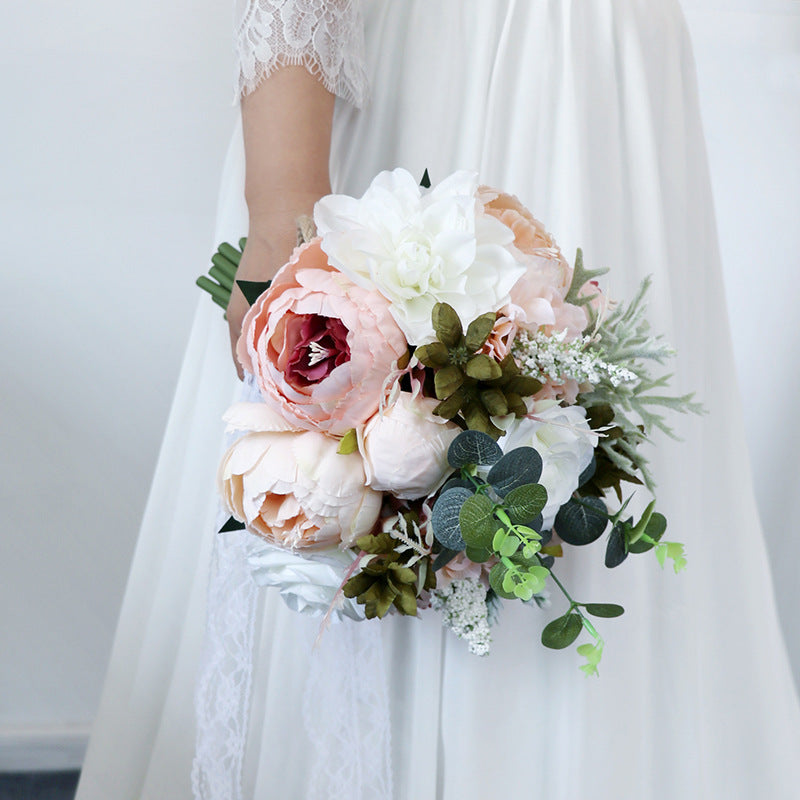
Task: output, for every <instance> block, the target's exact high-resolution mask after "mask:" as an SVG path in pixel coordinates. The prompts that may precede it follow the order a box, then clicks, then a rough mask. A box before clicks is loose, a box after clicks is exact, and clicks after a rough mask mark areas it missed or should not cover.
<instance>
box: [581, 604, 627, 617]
mask: <svg viewBox="0 0 800 800" xmlns="http://www.w3.org/2000/svg"><path fill="white" fill-rule="evenodd" d="M584 609H585V610H586V613H587V614H591V615H592V616H593V617H606V618H611V617H619V616H621V615H622V614H624V613H625V609H624V608H623V607H622V606H618V605H617V604H616V603H587V604H586V605H585V606H584Z"/></svg>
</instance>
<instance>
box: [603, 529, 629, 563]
mask: <svg viewBox="0 0 800 800" xmlns="http://www.w3.org/2000/svg"><path fill="white" fill-rule="evenodd" d="M627 557H628V545H627V544H626V542H625V523H624V522H618V523H617V524H616V525H615V526H614V527H613V528H612V529H611V535H610V536H609V537H608V545H607V546H606V566H607V567H608V568H609V569H613V568H614V567H618V566H619V565H620V564H621V563H622V562H623V561H624V560H625V559H626V558H627Z"/></svg>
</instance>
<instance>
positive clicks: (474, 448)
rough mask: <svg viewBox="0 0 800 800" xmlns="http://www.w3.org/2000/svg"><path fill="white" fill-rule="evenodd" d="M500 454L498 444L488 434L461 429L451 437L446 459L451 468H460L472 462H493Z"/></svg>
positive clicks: (485, 463) (486, 463)
mask: <svg viewBox="0 0 800 800" xmlns="http://www.w3.org/2000/svg"><path fill="white" fill-rule="evenodd" d="M502 455H503V451H502V450H501V449H500V445H499V444H497V442H496V441H495V440H494V439H492V437H491V436H489V434H487V433H482V432H481V431H462V432H461V433H459V434H458V436H456V438H455V439H453V443H452V444H451V445H450V448H449V449H448V451H447V461H448V463H449V464H450V466H451V467H453V469H461V467H467V466H470V465H472V464H483V465H486V466H488V465H489V464H494V463H495V462H497V461H499V460H500V458H501V457H502Z"/></svg>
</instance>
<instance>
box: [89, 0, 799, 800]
mask: <svg viewBox="0 0 800 800" xmlns="http://www.w3.org/2000/svg"><path fill="white" fill-rule="evenodd" d="M241 5H242V8H241V14H240V24H239V27H238V29H237V45H238V54H239V61H238V70H239V79H238V87H239V90H240V93H241V94H242V96H243V100H242V128H241V130H238V131H237V132H236V134H235V135H234V138H233V141H232V144H231V147H230V151H229V154H228V159H227V163H226V168H225V173H224V177H223V186H222V192H221V199H220V211H219V225H218V231H217V237H218V239H217V240H218V241H223V240H228V241H236V240H238V238H239V237H240V236H242V235H244V234H247V235H248V237H249V238H248V245H247V249H246V252H245V256H244V259H243V262H242V265H241V267H240V269H241V275H242V277H245V278H247V279H251V280H263V279H265V278H267V277H269V276H270V275H271V274H272V273H274V271H275V270H276V269H277V268H278V267H279V266H280V265H281V264H282V263H283V262H284V261H285V260H286V259H287V256H288V254H289V253H290V251H291V247H292V245H293V240H294V220H295V219H296V217H297V216H299V215H300V214H303V213H308V211H309V210H310V208H311V206H312V205H313V203H314V201H315V200H316V199H318V198H319V197H320V196H321V195H323V194H325V193H327V192H329V191H330V189H331V187H332V188H333V189H334V190H335V191H337V192H343V193H348V194H352V195H356V196H360V194H361V193H363V191H364V189H365V188H366V186H367V185H368V183H369V181H370V180H371V178H372V177H373V176H374V175H375V174H376V173H377V172H378V171H380V170H382V169H387V168H393V167H396V166H403V167H405V168H406V169H408V170H410V171H411V172H412V174H416V175H422V173H423V171H424V170H425V169H426V168H427V169H428V170H429V172H430V174H431V176H432V178H433V179H434V181H436V180H438V179H440V178H442V177H444V176H446V175H448V174H449V173H451V172H453V171H454V170H455V169H458V168H467V169H474V170H477V171H478V172H479V173H480V176H481V179H482V180H483V181H485V182H487V183H489V184H492V185H495V186H500V187H503V189H504V190H507V191H510V192H513V193H514V194H516V195H517V196H519V197H520V199H521V200H522V201H523V202H524V203H525V205H526V206H528V207H529V208H530V209H531V210H532V211H533V212H534V214H535V215H536V216H537V217H538V218H540V219H542V220H544V221H545V222H546V223H547V225H548V227H549V228H550V229H551V230H552V232H553V233H554V235H555V237H556V239H557V240H558V241H559V243H560V244H561V246H562V248H563V250H564V251H565V252H566V253H568V254H569V253H573V252H574V250H575V248H576V247H577V246H581V247H583V249H584V252H585V254H586V255H587V258H588V259H589V261H590V262H591V263H592V264H595V265H610V266H612V267H613V269H612V272H611V275H610V277H611V281H612V284H611V287H610V293H611V294H613V295H614V296H616V297H620V298H630V297H631V295H632V292H633V290H634V289H635V287H636V286H637V284H638V282H639V281H640V280H641V278H642V277H644V276H645V275H647V274H652V275H653V281H654V291H653V292H652V297H651V303H650V310H649V315H650V318H651V320H652V322H653V325H654V327H655V328H656V329H657V330H659V331H661V332H663V333H664V334H665V336H666V337H667V338H668V339H669V341H670V342H671V343H672V344H673V345H674V346H675V347H676V349H677V350H678V358H677V366H676V376H675V379H674V386H675V389H676V391H677V392H685V391H697V393H698V396H699V398H700V399H701V400H702V402H703V403H704V405H705V406H706V408H707V409H708V410H709V412H710V413H709V414H708V416H706V417H702V418H693V419H682V420H679V424H678V425H677V427H678V432H679V433H680V435H681V436H682V438H683V439H684V441H683V442H682V443H677V444H676V443H673V442H669V441H661V442H659V445H658V448H657V450H656V452H654V454H653V456H652V463H653V472H654V474H655V475H656V477H657V479H658V481H659V505H660V508H662V509H663V510H664V512H665V514H666V515H667V517H668V518H669V520H670V526H671V529H672V530H673V531H674V532H675V536H676V538H679V539H681V540H682V541H684V542H686V545H687V551H688V553H689V556H690V566H689V569H688V570H687V571H686V572H684V573H682V574H681V576H680V577H677V578H676V577H675V576H673V575H670V574H667V573H662V572H661V571H660V570H659V569H658V567H657V565H654V564H651V565H647V564H644V563H642V562H641V561H640V562H639V564H638V565H637V567H638V569H636V570H626V569H625V567H626V566H627V565H624V566H623V567H621V568H620V569H619V570H618V571H617V573H616V574H614V576H613V577H614V580H613V581H611V580H610V577H609V574H608V571H607V570H606V569H605V568H604V567H603V566H602V559H601V558H598V554H597V553H596V552H580V553H579V554H578V556H579V557H578V559H576V563H575V564H574V565H573V568H572V574H571V580H572V583H573V584H574V585H576V586H577V585H579V586H581V587H582V592H583V593H585V594H586V595H587V596H591V597H603V598H608V599H616V600H619V601H620V602H622V603H623V604H624V605H625V607H626V609H627V610H628V613H626V615H625V617H624V618H623V619H622V620H620V622H619V624H617V625H615V626H613V628H612V627H611V626H609V628H608V630H607V637H606V638H607V647H606V652H605V655H604V659H603V669H602V675H601V677H600V679H599V680H591V681H589V680H586V679H584V678H583V677H582V675H581V673H580V672H579V671H578V670H577V665H576V663H575V660H574V654H572V653H570V652H567V651H565V652H562V653H553V652H552V651H545V650H544V649H543V648H542V647H541V645H540V644H539V633H540V631H541V628H542V627H543V625H544V624H546V622H547V621H548V619H549V618H550V617H549V616H548V614H547V613H545V612H536V611H531V610H529V609H526V608H512V607H510V606H509V607H507V608H506V609H505V610H504V614H503V618H502V620H501V623H500V625H499V627H497V628H496V629H495V631H494V639H495V641H494V645H493V653H492V655H491V656H490V657H489V658H487V659H478V658H476V657H474V656H471V655H469V654H468V653H467V652H466V649H465V648H464V646H463V643H462V642H458V641H456V640H455V639H454V638H453V637H452V636H451V635H450V634H449V633H448V632H446V631H444V630H443V629H442V628H441V627H440V624H439V621H438V620H437V619H435V618H423V619H421V620H411V619H406V618H395V619H392V620H385V621H384V622H383V623H382V624H381V625H380V630H379V632H377V633H376V632H375V630H374V628H373V627H372V626H371V625H368V624H361V625H356V626H349V625H345V624H342V625H340V626H334V627H332V628H331V630H330V631H329V632H328V633H327V634H326V641H327V642H328V644H327V645H325V646H324V647H323V652H321V653H319V654H315V655H311V643H312V641H313V637H314V634H315V632H316V627H317V621H316V620H313V619H312V620H309V619H306V618H305V617H302V616H301V615H298V614H295V613H294V612H292V611H289V610H288V609H287V608H286V607H285V606H284V605H283V603H282V601H281V600H280V598H278V597H277V596H276V595H275V594H274V593H272V592H263V591H261V592H256V590H255V589H254V587H253V586H252V585H251V584H248V583H247V581H246V580H242V581H240V582H239V584H236V582H235V581H234V582H233V583H230V584H225V580H226V576H227V579H228V580H230V578H231V576H233V577H234V578H236V577H237V575H238V576H239V577H241V574H242V573H241V572H240V573H237V572H236V570H237V569H240V570H241V569H242V565H241V558H239V560H238V561H237V558H236V556H237V553H236V552H235V547H230V546H228V545H226V544H224V543H223V542H225V541H228V542H230V541H235V540H224V539H223V538H221V537H217V539H216V540H215V536H214V531H215V529H216V527H218V525H217V511H216V500H215V499H214V490H213V486H214V472H215V469H216V464H217V461H218V458H219V455H220V452H221V448H222V435H221V423H220V418H221V415H222V413H223V411H224V409H225V407H226V405H227V404H228V403H229V402H230V401H231V400H232V399H233V398H234V397H235V395H236V394H237V391H238V390H237V387H236V384H237V382H236V380H235V377H234V375H233V369H232V366H231V359H230V353H229V347H228V341H227V340H228V332H227V331H226V329H225V325H224V323H223V320H222V319H221V314H219V313H217V312H218V311H219V310H218V309H216V308H215V307H214V306H212V304H211V303H210V302H208V301H207V300H205V299H204V300H203V301H202V303H201V305H200V307H199V309H198V312H197V316H196V319H195V324H194V328H193V331H192V336H191V340H190V344H189V347H188V350H187V353H186V357H185V361H184V366H183V370H182V373H181V379H180V383H179V386H178V390H177V393H176V397H175V401H174V404H173V409H172V413H171V417H170V423H169V427H168V430H167V434H166V437H165V441H164V444H163V448H162V452H161V457H160V460H159V465H158V469H157V472H156V475H155V478H154V484H153V490H152V493H151V496H150V501H149V504H148V508H147V512H146V515H145V519H144V522H143V526H142V531H141V536H140V541H139V545H138V548H137V552H136V556H135V559H134V563H133V567H132V570H131V577H130V581H129V585H128V590H127V593H126V598H125V602H124V606H123V610H122V614H121V617H120V622H119V627H118V631H117V636H116V640H115V644H114V649H113V654H112V658H111V664H110V668H109V673H108V677H107V681H106V686H105V689H104V692H103V697H102V701H101V706H100V711H99V714H98V717H97V721H96V726H95V730H94V733H93V736H92V740H91V743H90V747H89V752H88V755H87V758H86V763H85V766H84V771H83V774H82V778H81V784H80V787H79V791H78V798H79V800H113V799H114V798H119V799H120V800H122V799H123V798H130V799H131V800H133V799H134V798H137V799H138V800H149V799H150V798H153V799H155V798H158V799H159V800H161V799H162V798H170V800H181V799H182V798H190V797H191V796H192V793H193V789H192V781H191V773H192V763H193V760H194V759H195V750H196V748H197V754H198V755H197V760H196V762H195V768H194V775H195V781H194V783H195V789H194V791H195V794H196V796H198V797H202V798H208V799H209V800H210V799H211V798H213V800H223V798H225V799H226V800H228V799H233V798H239V797H242V798H253V799H254V800H258V799H259V798H291V799H294V798H298V799H299V798H306V797H331V798H339V797H340V796H341V797H344V796H346V797H348V798H357V799H359V800H367V799H368V798H369V799H370V800H373V799H374V798H384V797H385V798H398V800H410V798H423V799H424V800H428V798H431V800H432V799H433V798H441V799H442V800H455V798H470V799H472V798H474V799H475V800H483V799H484V798H495V797H500V796H513V797H542V798H547V800H574V799H575V798H583V797H592V798H595V800H656V799H657V800H675V798H703V800H706V799H708V798H711V799H712V800H714V799H717V798H719V800H722V798H726V799H727V798H745V797H750V796H755V795H757V796H761V797H765V798H770V800H784V799H785V800H789V798H792V797H795V796H796V792H797V788H796V787H797V786H800V765H798V758H797V756H798V754H799V753H800V710H798V703H797V698H796V695H795V692H794V688H793V684H792V680H791V676H790V673H789V670H788V665H787V662H786V658H785V654H784V649H783V643H782V640H781V636H780V632H779V629H778V624H777V619H776V614H775V608H774V601H773V597H772V587H771V582H770V577H769V571H768V567H767V561H766V555H765V550H764V544H763V541H762V537H761V534H760V530H759V523H758V518H757V513H756V508H755V503H754V498H753V492H752V487H751V485H750V479H749V476H748V474H747V472H746V470H743V469H742V468H741V466H740V465H741V464H742V463H743V461H745V457H744V452H745V445H744V436H743V431H742V425H741V412H740V408H739V404H738V400H737V399H736V397H735V391H736V389H735V376H734V367H733V361H732V355H731V346H730V342H729V339H728V332H727V320H726V316H725V310H724V297H723V290H722V285H721V280H720V268H719V256H718V251H717V243H716V237H715V227H714V219H713V210H712V204H711V196H710V188H709V181H708V174H707V166H706V161H705V152H704V144H703V138H702V132H701V128H700V120H699V113H698V107H697V97H696V89H695V78H694V66H693V62H692V57H691V51H690V48H689V43H688V38H687V34H686V30H685V26H684V22H683V19H682V16H681V12H680V9H679V6H678V4H677V1H676V0H363V3H361V4H359V3H358V2H356V0H250V2H245V0H241ZM334 93H335V94H337V95H338V96H339V99H337V100H336V101H335V102H334ZM244 309H245V303H244V300H243V298H241V297H240V296H238V295H234V297H233V299H232V301H231V305H230V307H229V310H228V321H229V324H230V333H231V335H232V336H233V337H235V336H236V335H237V334H238V328H239V325H240V323H241V317H242V314H243V312H244ZM212 550H213V551H214V552H213V554H212ZM237 564H238V566H237ZM210 565H211V566H210ZM648 566H649V567H651V568H650V569H648ZM226 570H227V572H226ZM209 573H211V576H212V577H211V581H210V586H209V585H207V584H208V581H207V576H208V575H209ZM244 575H245V578H246V572H245V573H244ZM230 586H233V587H234V590H232V591H226V588H230ZM236 586H238V587H239V590H240V592H241V594H240V595H237V596H236V597H233V595H234V594H236V590H235V587H236ZM207 597H208V602H206V598H207ZM517 605H519V604H517ZM223 612H224V613H223ZM207 613H208V616H209V619H210V620H211V623H212V626H211V627H212V633H213V630H214V624H215V621H216V624H217V629H216V630H217V638H216V639H215V638H214V636H213V635H212V636H211V641H212V642H213V641H217V643H218V644H219V643H220V642H221V644H222V645H223V646H224V648H225V649H224V654H225V657H226V659H227V660H226V661H225V663H220V661H219V659H217V661H216V662H215V661H214V658H215V653H217V654H218V653H219V652H223V651H220V650H217V651H211V650H207V651H206V653H205V655H204V654H203V631H204V629H205V626H206V623H205V620H206V616H207ZM220 623H222V624H221V625H220ZM220 628H221V629H222V631H223V632H222V634H220V633H219V630H220ZM325 647H327V648H328V651H327V653H326V652H325ZM325 659H328V660H327V661H325ZM337 659H338V661H337ZM320 664H328V665H333V667H334V669H333V671H334V672H337V674H338V673H340V672H341V671H342V667H343V666H347V667H352V670H353V671H352V672H351V673H350V675H351V677H353V676H355V678H358V679H359V680H363V681H364V682H363V684H362V683H357V684H356V686H357V692H359V691H363V692H371V694H370V695H369V696H370V697H371V698H372V699H373V700H374V705H372V706H370V709H371V710H372V711H373V712H374V711H375V710H376V709H377V710H378V711H380V712H381V713H373V714H372V715H371V716H369V715H368V716H369V718H367V719H365V720H363V725H364V726H366V725H369V726H370V727H369V728H367V727H362V728H360V729H358V730H357V731H356V732H355V735H354V736H353V737H352V738H351V740H350V741H349V742H345V743H344V744H345V745H346V746H343V743H342V742H341V741H338V742H334V741H332V740H331V739H330V738H326V736H325V735H324V734H325V733H326V732H329V731H331V730H334V729H335V730H341V727H342V726H346V725H347V723H348V721H349V722H351V723H353V724H354V725H355V724H356V723H359V724H361V722H360V718H359V719H356V718H353V719H350V718H349V717H348V718H347V719H342V718H339V719H333V720H331V716H334V717H335V716H336V714H335V713H332V712H333V711H336V709H332V708H331V707H330V706H329V705H328V704H327V701H330V702H335V703H339V702H340V700H341V698H340V697H339V695H340V694H341V692H340V693H337V688H338V689H342V687H343V686H344V684H343V683H342V684H338V683H336V682H335V680H334V677H335V676H333V675H327V674H325V671H324V670H321V669H320ZM337 665H338V666H337ZM198 673H200V675H201V683H200V691H199V695H198V699H199V702H198V714H199V717H198V718H199V719H200V725H199V730H196V726H195V712H194V708H193V695H194V692H195V684H196V680H197V676H198ZM340 678H341V676H340V675H339V676H338V677H336V680H339V679H340ZM371 678H376V680H373V681H372V682H370V679H371ZM204 681H205V682H204ZM225 691H228V692H229V693H228V694H227V695H225V697H227V698H228V700H229V701H230V707H229V708H228V709H227V711H226V712H225V713H222V712H221V711H220V707H221V704H220V703H217V705H216V706H214V707H213V708H212V707H211V706H213V703H211V705H209V703H210V700H214V698H216V700H220V697H221V695H222V693H223V692H225ZM315 701H316V702H315ZM323 701H326V702H323ZM363 705H364V704H362V706H363ZM304 707H305V713H304ZM336 708H338V706H337V707H336ZM342 708H345V710H346V704H345V705H343V706H342ZM368 710H369V709H368ZM362 712H363V708H362ZM383 712H385V714H386V716H385V717H383V716H381V714H382V713H383ZM337 724H339V728H336V725H337ZM215 725H216V726H221V727H218V728H215V727H214V726H215ZM367 731H369V734H370V735H369V736H368V735H367ZM196 742H197V744H196ZM337 746H338V747H339V748H340V749H339V750H336V751H335V752H345V753H346V754H347V758H348V759H349V762H348V763H350V765H351V766H352V765H353V763H355V764H356V766H358V767H359V769H354V770H353V771H352V772H350V773H348V777H347V780H346V781H345V783H346V784H347V791H346V794H345V793H340V792H337V791H335V790H330V791H328V793H326V791H327V789H326V788H325V785H324V784H325V781H326V780H328V779H330V781H332V782H334V781H335V776H333V777H331V776H327V775H326V774H325V768H324V767H325V764H326V763H328V762H326V760H325V755H326V752H325V751H326V749H327V751H328V753H330V751H331V749H332V748H334V747H337ZM215 748H216V749H215ZM362 756H363V758H362ZM320 765H322V766H320ZM215 781H216V782H215ZM219 786H221V787H222V788H221V789H218V788H215V787H219ZM376 787H379V788H376Z"/></svg>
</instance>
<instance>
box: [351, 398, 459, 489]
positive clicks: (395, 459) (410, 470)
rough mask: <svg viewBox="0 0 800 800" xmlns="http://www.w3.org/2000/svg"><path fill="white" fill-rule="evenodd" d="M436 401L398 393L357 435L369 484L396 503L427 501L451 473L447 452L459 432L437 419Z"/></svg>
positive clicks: (454, 427) (457, 429)
mask: <svg viewBox="0 0 800 800" xmlns="http://www.w3.org/2000/svg"><path fill="white" fill-rule="evenodd" d="M438 402H439V401H438V400H434V399H433V398H430V397H421V396H416V397H415V396H413V395H412V394H410V393H409V392H400V393H399V394H398V395H397V400H396V401H395V402H394V403H392V405H390V406H389V407H388V408H386V409H384V411H383V413H381V412H378V413H377V414H375V416H373V417H372V418H371V419H370V420H369V421H368V422H367V424H366V425H365V426H364V429H363V430H362V431H359V432H358V434H359V435H358V444H359V450H360V451H361V453H362V455H363V457H364V472H365V474H366V476H367V484H368V485H369V486H370V487H371V488H373V489H375V490H376V491H381V492H391V493H392V494H393V495H395V496H396V497H401V498H404V499H413V498H417V497H428V496H429V495H431V494H433V492H435V491H436V490H437V489H438V488H439V486H441V484H442V483H443V482H444V479H445V477H446V476H447V474H448V473H449V472H450V466H449V464H448V463H447V449H448V448H449V447H450V443H451V442H452V441H453V439H455V438H456V436H458V434H459V433H460V432H461V429H460V428H459V427H458V426H457V425H454V424H453V423H452V422H448V421H447V420H445V419H443V418H442V417H437V416H434V414H433V409H434V408H436V406H437V405H438Z"/></svg>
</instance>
